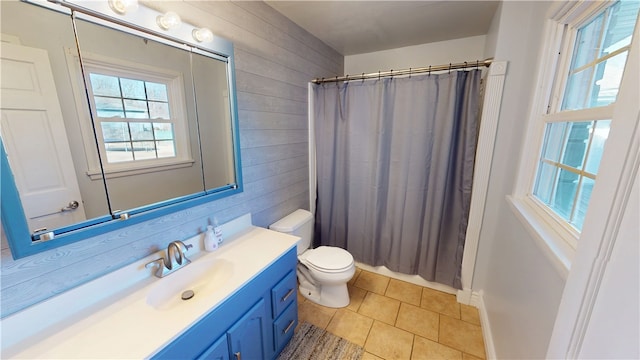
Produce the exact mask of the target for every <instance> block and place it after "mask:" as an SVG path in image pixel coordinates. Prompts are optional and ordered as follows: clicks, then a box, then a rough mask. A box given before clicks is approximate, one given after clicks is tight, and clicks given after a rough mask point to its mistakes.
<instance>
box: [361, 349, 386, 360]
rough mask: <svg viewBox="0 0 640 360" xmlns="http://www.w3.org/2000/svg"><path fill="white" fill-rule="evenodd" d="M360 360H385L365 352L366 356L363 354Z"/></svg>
mask: <svg viewBox="0 0 640 360" xmlns="http://www.w3.org/2000/svg"><path fill="white" fill-rule="evenodd" d="M360 360H384V359H383V358H381V357H377V356H375V355H373V354H372V353H368V352H366V351H365V352H364V354H362V358H360Z"/></svg>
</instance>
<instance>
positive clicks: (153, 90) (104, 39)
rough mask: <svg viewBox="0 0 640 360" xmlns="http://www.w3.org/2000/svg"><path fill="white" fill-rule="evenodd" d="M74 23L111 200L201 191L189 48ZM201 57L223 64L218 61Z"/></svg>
mask: <svg viewBox="0 0 640 360" xmlns="http://www.w3.org/2000/svg"><path fill="white" fill-rule="evenodd" d="M76 24H77V25H76V26H77V33H78V42H79V44H80V55H81V57H82V63H83V66H84V70H85V81H86V83H87V90H88V93H89V101H90V105H91V106H90V108H91V111H92V116H93V121H94V122H95V130H96V135H97V136H96V137H97V140H98V145H99V149H100V155H101V156H100V159H101V163H102V167H103V169H104V173H105V177H106V182H107V191H108V193H109V202H110V204H111V208H112V209H114V210H127V209H133V208H137V207H140V206H145V205H148V204H153V203H157V202H161V201H165V200H169V199H173V198H177V197H181V196H185V195H189V194H193V193H198V192H203V191H204V184H203V176H202V162H201V160H200V149H199V141H198V124H197V123H196V121H197V114H196V108H195V100H194V99H195V96H194V91H193V82H192V77H191V53H190V52H189V51H188V50H184V49H179V48H176V47H173V46H170V45H167V44H163V43H160V42H157V41H154V40H150V39H146V38H141V37H139V36H136V35H132V34H128V33H125V32H122V31H118V30H114V29H110V28H106V27H104V26H101V25H97V24H94V23H90V22H88V21H85V20H82V19H76ZM208 61H212V62H215V63H220V64H222V69H223V71H225V72H226V68H225V67H224V63H223V62H221V61H217V60H213V59H210V58H208ZM225 88H226V83H225ZM87 120H89V119H87ZM87 123H89V121H87ZM90 135H91V134H90ZM86 142H87V143H89V144H91V143H92V142H93V138H92V137H89V139H87V141H86ZM93 161H94V162H95V165H94V168H95V169H96V170H97V169H98V168H99V165H100V164H99V163H98V159H97V158H94V159H93ZM96 173H99V172H98V171H96ZM99 177H100V176H98V177H94V181H101V179H100V178H99Z"/></svg>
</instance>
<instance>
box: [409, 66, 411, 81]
mask: <svg viewBox="0 0 640 360" xmlns="http://www.w3.org/2000/svg"><path fill="white" fill-rule="evenodd" d="M409 79H411V68H409Z"/></svg>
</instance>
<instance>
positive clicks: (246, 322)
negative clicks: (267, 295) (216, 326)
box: [227, 300, 271, 360]
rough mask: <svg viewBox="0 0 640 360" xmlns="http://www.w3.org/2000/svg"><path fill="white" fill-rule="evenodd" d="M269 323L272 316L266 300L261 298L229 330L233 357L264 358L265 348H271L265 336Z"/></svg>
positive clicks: (239, 359)
mask: <svg viewBox="0 0 640 360" xmlns="http://www.w3.org/2000/svg"><path fill="white" fill-rule="evenodd" d="M269 323H271V317H270V316H268V315H267V309H266V307H265V306H264V300H260V301H259V302H258V303H257V304H255V305H254V306H253V307H252V308H251V310H249V312H248V313H246V314H245V315H244V316H243V317H242V318H241V319H240V320H238V322H236V323H235V324H234V325H233V326H232V327H231V329H229V331H227V339H228V341H229V349H230V350H231V354H232V355H233V358H232V359H233V360H241V359H264V358H265V356H266V354H265V349H268V348H269V346H267V345H268V344H269V339H267V338H266V337H265V334H267V333H268V332H267V329H266V328H267V327H268V326H269Z"/></svg>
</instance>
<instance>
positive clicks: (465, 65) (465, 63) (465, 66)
mask: <svg viewBox="0 0 640 360" xmlns="http://www.w3.org/2000/svg"><path fill="white" fill-rule="evenodd" d="M464 69H465V70H467V62H466V61H465V62H464Z"/></svg>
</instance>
